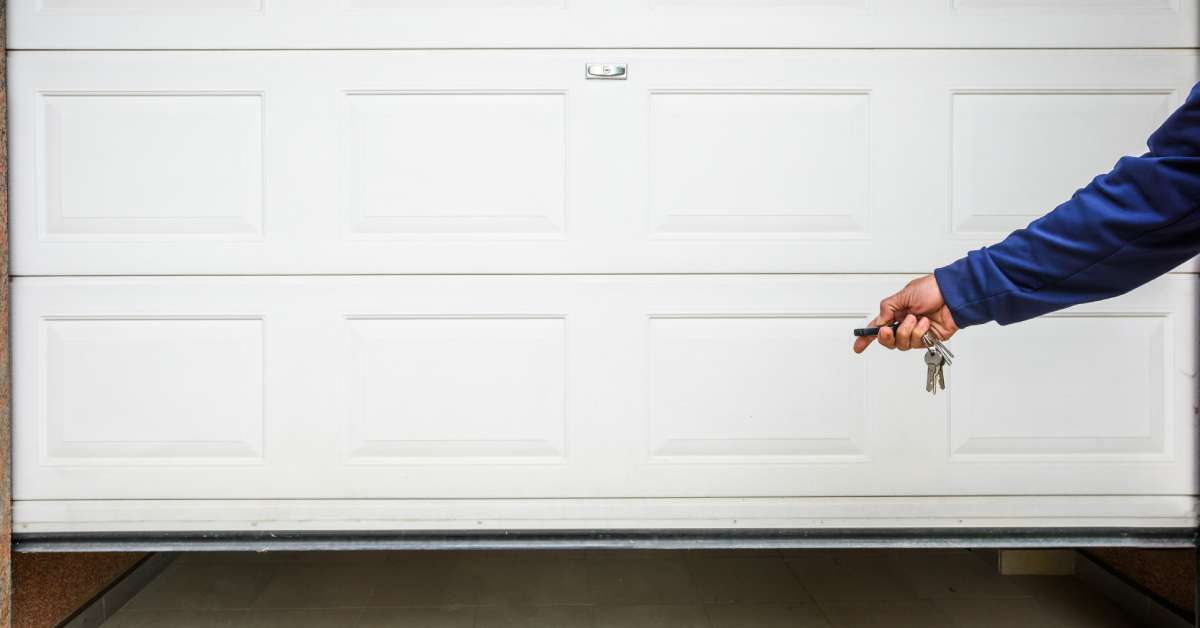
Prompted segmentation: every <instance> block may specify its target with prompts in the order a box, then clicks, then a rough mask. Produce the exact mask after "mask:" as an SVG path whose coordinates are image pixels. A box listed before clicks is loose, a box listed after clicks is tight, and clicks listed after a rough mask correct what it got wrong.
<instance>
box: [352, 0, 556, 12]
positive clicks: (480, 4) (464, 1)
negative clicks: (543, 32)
mask: <svg viewBox="0 0 1200 628" xmlns="http://www.w3.org/2000/svg"><path fill="white" fill-rule="evenodd" d="M347 6H349V7H350V8H352V9H376V10H394V11H409V10H413V9H437V10H446V9H471V10H483V11H511V10H514V9H515V10H528V9H564V8H566V6H567V0H349V2H347Z"/></svg>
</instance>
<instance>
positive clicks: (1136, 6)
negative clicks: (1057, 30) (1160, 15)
mask: <svg viewBox="0 0 1200 628" xmlns="http://www.w3.org/2000/svg"><path fill="white" fill-rule="evenodd" d="M954 7H955V8H956V9H1014V10H1022V9H1023V10H1030V9H1032V10H1067V11H1072V10H1073V11H1079V12H1094V11H1097V10H1105V9H1108V10H1119V11H1130V10H1146V9H1149V10H1177V9H1178V8H1179V0H954Z"/></svg>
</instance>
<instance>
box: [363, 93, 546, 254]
mask: <svg viewBox="0 0 1200 628" xmlns="http://www.w3.org/2000/svg"><path fill="white" fill-rule="evenodd" d="M346 99H347V103H348V109H349V137H348V138H347V142H348V144H349V163H348V164H347V165H348V175H347V176H348V178H349V181H348V185H349V190H350V194H351V197H350V204H351V207H350V212H351V224H350V233H351V234H352V235H353V236H389V235H391V236H421V235H436V234H475V235H478V236H481V237H482V236H492V237H496V236H500V237H503V236H507V235H521V234H526V235H535V234H537V235H551V236H553V235H559V236H561V234H562V233H563V230H564V228H565V220H564V219H565V218H566V204H567V203H566V186H567V181H566V176H567V154H568V151H567V142H566V138H567V104H566V94H565V93H561V92H560V93H552V92H551V93H523V92H507V93H505V92H474V93H471V92H450V93H429V92H424V93H423V92H409V93H404V94H379V93H358V94H348V95H347V96H346Z"/></svg>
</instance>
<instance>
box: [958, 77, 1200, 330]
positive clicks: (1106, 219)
mask: <svg viewBox="0 0 1200 628" xmlns="http://www.w3.org/2000/svg"><path fill="white" fill-rule="evenodd" d="M1147 147H1148V148H1149V152H1148V153H1146V154H1145V155H1142V156H1141V157H1122V158H1121V159H1120V160H1119V161H1117V164H1116V166H1114V167H1113V169H1112V171H1110V172H1108V173H1106V174H1102V175H1100V176H1098V177H1096V178H1095V179H1093V180H1092V182H1091V183H1089V184H1088V185H1087V186H1086V187H1084V188H1083V189H1081V190H1079V191H1077V192H1076V193H1075V195H1074V196H1072V197H1071V199H1070V200H1068V201H1067V202H1065V203H1063V204H1062V205H1059V206H1058V207H1057V208H1055V209H1054V211H1052V212H1050V213H1048V214H1046V215H1045V216H1042V217H1041V218H1038V219H1037V220H1035V221H1033V222H1032V223H1030V224H1029V226H1028V227H1026V228H1024V229H1020V230H1017V231H1015V232H1013V233H1012V234H1010V235H1009V236H1008V237H1007V238H1005V239H1004V240H1003V241H1002V242H1000V243H999V244H995V245H993V246H989V247H984V248H982V249H979V250H975V251H971V252H969V253H968V254H967V256H966V257H964V258H962V259H959V260H958V261H956V262H954V263H953V264H950V265H949V266H944V267H942V268H939V269H937V270H936V271H935V272H934V274H935V276H936V277H937V282H938V287H939V288H940V289H941V291H942V297H943V299H944V300H945V301H946V305H947V306H949V308H950V312H951V313H952V314H953V315H954V321H955V322H956V323H957V324H958V326H959V327H967V326H970V325H978V324H980V323H986V322H988V321H992V320H994V321H997V322H998V323H1000V324H1001V325H1007V324H1009V323H1016V322H1020V321H1023V320H1027V319H1030V318H1033V317H1035V316H1040V315H1042V314H1046V313H1048V312H1053V311H1055V310H1060V309H1062V308H1065V307H1069V306H1072V305H1075V304H1077V303H1086V302H1089V301H1098V300H1100V299H1107V298H1109V297H1113V296H1116V295H1119V294H1123V293H1125V292H1128V291H1129V290H1132V289H1133V288H1136V287H1138V286H1140V285H1142V284H1144V283H1146V282H1148V281H1150V280H1151V279H1154V278H1155V277H1157V276H1159V275H1162V274H1163V273H1166V272H1168V271H1170V270H1172V269H1173V268H1175V267H1177V266H1179V265H1180V264H1182V263H1183V262H1185V261H1187V260H1188V259H1190V258H1191V257H1193V256H1195V255H1196V254H1197V253H1200V85H1197V86H1196V87H1193V88H1192V91H1191V93H1190V94H1189V95H1188V98H1187V101H1186V102H1185V103H1184V104H1183V106H1182V107H1180V108H1179V109H1178V110H1177V111H1175V113H1173V114H1172V115H1171V117H1169V118H1168V119H1167V121H1166V122H1164V123H1163V125H1162V126H1161V127H1159V129H1158V130H1157V131H1155V132H1154V134H1153V135H1151V136H1150V139H1149V140H1148V142H1147ZM1062 150H1063V151H1064V152H1067V151H1070V150H1071V147H1070V146H1063V147H1062ZM1016 184H1018V185H1019V182H1017V183H1016Z"/></svg>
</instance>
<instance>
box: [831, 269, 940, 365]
mask: <svg viewBox="0 0 1200 628" xmlns="http://www.w3.org/2000/svg"><path fill="white" fill-rule="evenodd" d="M892 321H900V327H898V328H897V329H896V330H895V331H892V329H891V328H890V327H887V324H888V323H891V322H892ZM871 326H872V327H876V326H878V327H881V329H880V330H879V344H881V345H883V346H885V347H887V348H888V349H899V350H901V351H908V350H909V349H923V348H925V343H924V342H922V341H921V336H923V335H924V334H925V332H927V331H929V330H930V329H932V330H933V331H935V332H937V335H938V336H940V337H941V339H942V340H949V339H950V337H951V336H953V335H954V332H956V331H958V325H955V324H954V317H953V316H951V315H950V308H948V307H946V302H945V301H943V300H942V291H941V289H940V288H938V284H937V279H936V278H934V276H933V275H925V276H924V277H921V278H919V279H914V280H912V281H910V282H908V285H907V286H904V289H903V290H901V291H900V292H897V293H896V294H893V295H892V296H890V297H888V298H886V299H884V300H883V301H880V302H879V316H876V317H875V320H873V321H871ZM873 340H875V337H874V336H861V337H859V338H856V339H855V340H854V352H855V353H862V352H863V351H865V350H866V349H867V347H869V346H870V345H871V341H873Z"/></svg>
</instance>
